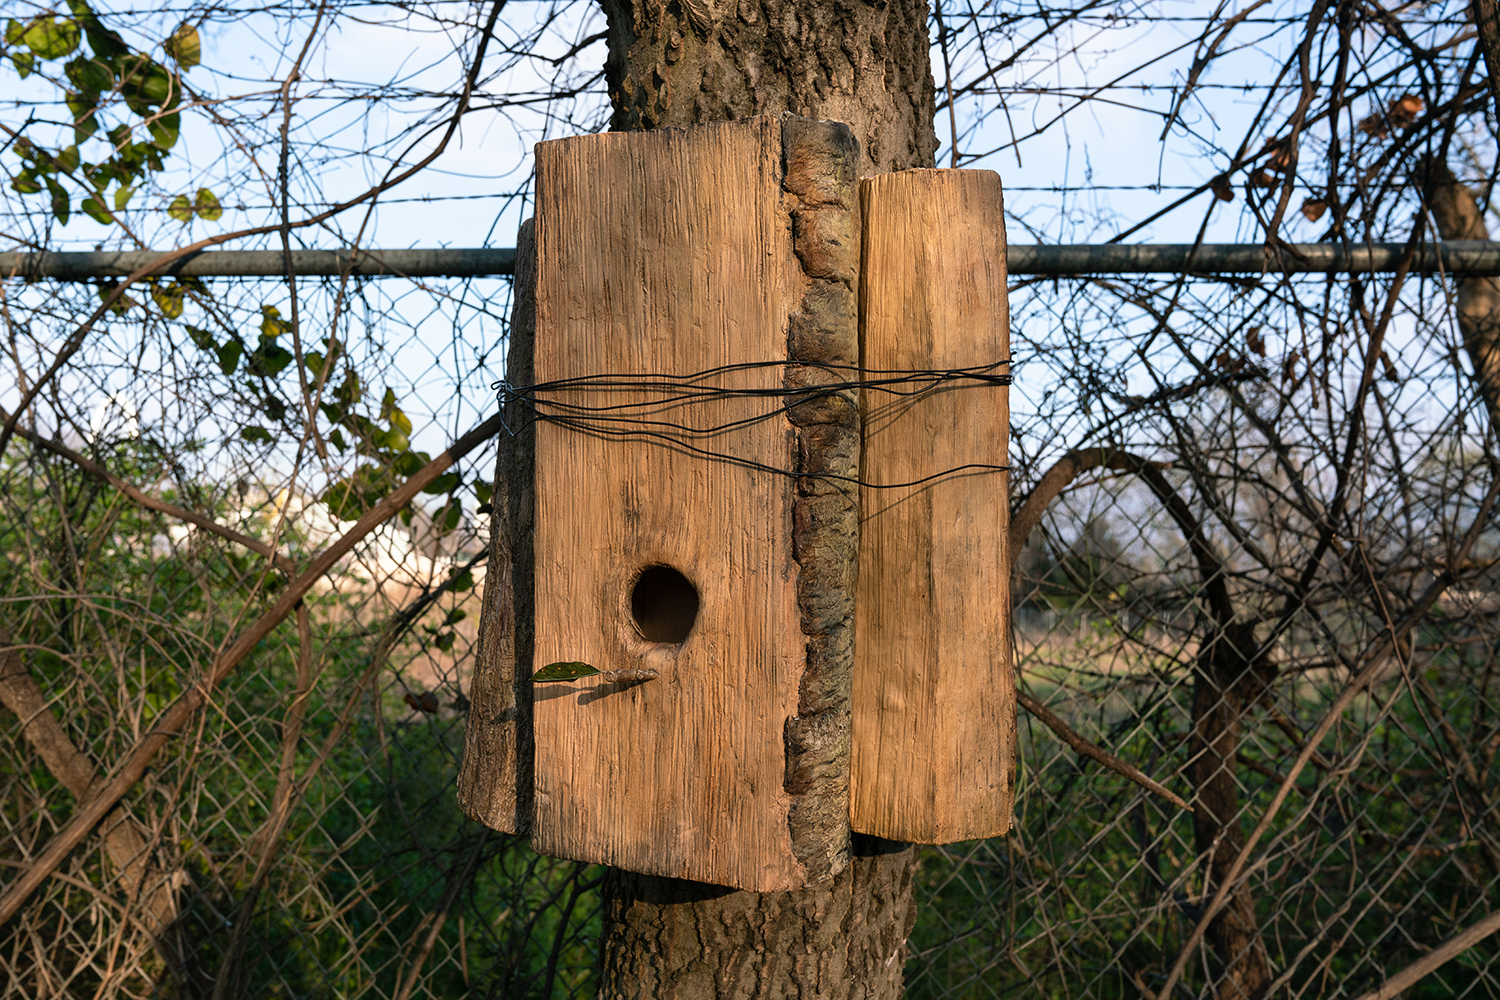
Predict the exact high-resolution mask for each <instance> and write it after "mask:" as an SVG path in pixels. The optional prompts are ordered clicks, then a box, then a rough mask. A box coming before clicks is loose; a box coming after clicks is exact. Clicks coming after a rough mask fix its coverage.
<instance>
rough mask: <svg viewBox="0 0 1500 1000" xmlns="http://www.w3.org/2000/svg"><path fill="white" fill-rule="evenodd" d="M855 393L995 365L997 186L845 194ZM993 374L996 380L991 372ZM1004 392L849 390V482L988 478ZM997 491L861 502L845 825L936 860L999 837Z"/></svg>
mask: <svg viewBox="0 0 1500 1000" xmlns="http://www.w3.org/2000/svg"><path fill="white" fill-rule="evenodd" d="M861 193H862V202H863V217H864V225H863V230H862V238H863V241H864V264H863V271H862V273H861V277H860V289H861V291H860V295H861V347H862V352H863V361H862V364H863V367H864V368H865V370H866V373H867V375H872V374H873V373H875V372H877V371H881V370H914V369H954V368H970V367H975V366H979V365H988V364H991V363H993V362H996V361H999V360H1002V359H1005V358H1008V357H1009V356H1010V346H1009V340H1010V337H1009V317H1008V313H1007V308H1006V287H1005V286H1006V273H1005V235H1004V234H1005V226H1004V218H1003V215H1002V198H1001V190H1000V178H999V177H998V176H997V175H996V174H994V173H992V172H990V171H979V170H908V171H903V172H901V173H895V174H886V175H883V176H881V177H876V178H873V179H870V180H867V181H865V182H863V185H862V191H861ZM1001 371H1004V369H1001ZM1007 394H1008V390H1007V389H1006V388H1004V387H999V386H994V385H982V384H974V383H949V384H947V385H945V386H944V387H942V388H939V389H937V390H934V391H929V392H926V393H923V394H922V395H920V396H915V397H913V396H894V395H890V394H887V393H882V392H879V391H875V390H870V389H867V390H865V414H864V457H863V464H862V468H863V473H862V478H863V479H864V480H865V482H867V483H876V484H891V483H903V482H911V481H913V480H917V479H921V478H923V477H926V476H930V475H933V474H934V473H939V472H942V471H944V470H946V469H950V468H954V467H957V466H961V465H969V464H976V463H977V464H986V465H1005V464H1006V462H1007V457H1006V456H1007V440H1006V439H1007V436H1008V422H1009V411H1008V402H1007ZM1007 486H1008V475H1007V474H1006V473H1003V472H970V473H966V474H959V475H955V476H950V477H945V478H943V479H940V480H938V481H936V482H933V483H928V484H924V485H922V486H918V487H912V488H902V489H869V488H866V489H865V490H863V496H862V523H861V534H860V557H859V589H858V601H857V612H856V633H855V668H854V746H853V765H852V767H853V773H852V786H853V787H852V794H851V803H850V820H851V824H852V826H853V828H854V829H855V830H857V831H860V832H862V833H869V834H874V835H877V836H881V837H888V838H891V839H894V840H906V841H913V842H916V843H926V844H939V843H950V842H953V841H958V840H969V839H973V838H978V837H991V836H995V835H997V834H1000V833H1003V832H1005V831H1006V830H1007V829H1009V827H1010V815H1011V798H1012V791H1013V789H1012V781H1013V766H1014V756H1015V693H1014V678H1013V676H1012V666H1011V664H1012V657H1011V637H1010V627H1009V621H1010V586H1009V578H1010V567H1009V562H1008V557H1007V550H1006V534H1007V527H1008V506H1007Z"/></svg>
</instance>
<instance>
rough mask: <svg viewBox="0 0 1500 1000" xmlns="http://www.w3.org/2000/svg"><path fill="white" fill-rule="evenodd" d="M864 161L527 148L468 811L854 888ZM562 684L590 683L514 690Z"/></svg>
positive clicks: (753, 882) (708, 870) (536, 834)
mask: <svg viewBox="0 0 1500 1000" xmlns="http://www.w3.org/2000/svg"><path fill="white" fill-rule="evenodd" d="M857 153H858V147H857V145H856V144H855V141H854V139H853V136H852V134H851V133H850V132H849V130H848V128H847V127H845V126H843V125H839V124H837V123H831V122H814V121H808V120H805V119H799V118H793V117H787V118H785V119H782V118H773V117H762V118H755V119H750V120H748V121H744V122H735V123H725V124H718V125H708V126H703V127H700V128H694V129H671V130H664V131H659V132H649V133H609V134H604V135H592V136H583V137H579V138H572V139H563V140H557V141H553V142H545V143H541V144H539V145H538V146H537V157H536V159H537V209H536V219H535V230H534V251H533V254H534V267H535V270H534V292H532V293H530V294H533V295H534V303H535V319H534V330H526V329H521V327H523V326H525V325H526V323H528V322H530V317H529V316H523V317H518V318H520V319H522V320H523V322H522V323H518V324H517V327H518V328H517V329H515V330H514V331H513V334H512V336H513V338H519V339H513V343H512V347H511V356H510V362H509V367H508V371H507V376H508V378H509V380H510V381H511V382H512V383H514V384H517V385H521V384H526V385H530V386H532V387H533V388H530V389H527V390H526V391H525V394H524V397H519V396H518V397H517V398H515V399H513V400H512V401H511V403H510V404H509V410H510V411H511V413H512V414H513V416H512V417H510V418H509V419H508V423H509V424H510V426H511V429H512V430H516V431H518V432H519V435H521V437H520V440H512V441H510V442H507V444H506V448H507V452H508V454H507V455H506V456H503V457H502V461H503V462H506V463H509V464H510V468H509V469H507V470H506V473H505V476H503V477H502V478H507V479H509V480H510V484H509V485H510V487H511V488H509V489H507V490H506V491H505V492H506V496H505V497H503V498H502V497H501V496H498V495H497V497H496V512H495V515H494V516H495V517H497V518H500V519H503V520H504V523H503V524H502V525H501V526H500V532H499V534H500V535H504V536H506V537H505V538H503V539H502V538H497V550H498V548H499V547H500V546H501V544H505V545H507V546H508V551H507V553H506V554H505V557H504V558H503V559H501V560H498V561H497V564H496V565H492V567H491V569H490V573H491V574H492V575H494V576H495V577H496V580H497V581H501V580H503V581H505V582H497V584H496V585H495V588H494V589H495V591H496V593H497V596H496V598H495V602H496V605H495V608H494V610H492V611H490V612H488V613H489V614H490V615H491V618H492V621H491V623H490V627H489V628H488V629H486V634H489V633H490V632H494V633H496V634H498V635H499V636H500V638H499V639H497V640H496V641H495V642H494V643H492V644H491V645H492V648H489V649H485V650H482V651H481V663H480V667H479V675H477V676H476V678H475V681H474V685H473V689H474V690H473V699H472V700H473V705H472V707H471V710H470V717H471V722H470V731H469V735H468V741H469V746H468V749H467V753H466V759H465V768H464V775H463V778H462V779H461V788H460V794H461V797H462V799H463V801H464V804H465V806H466V808H468V809H469V811H470V813H471V814H473V815H476V816H478V817H479V818H481V819H483V820H485V821H486V822H489V823H491V825H494V826H498V827H499V828H501V829H509V830H516V831H519V830H522V829H529V832H530V833H531V836H532V842H533V845H534V846H535V848H536V849H537V850H538V851H540V852H542V853H546V854H553V855H557V856H561V857H568V858H578V859H583V860H588V861H596V862H602V863H606V864H610V865H615V866H618V867H622V868H626V869H629V870H632V871H637V872H645V873H648V874H655V875H668V876H675V877H680V878H686V879H693V880H695V881H699V882H709V883H715V884H721V885H729V886H735V887H739V888H746V889H755V890H760V891H764V890H771V889H792V888H798V887H801V886H803V885H806V884H808V883H811V882H817V881H821V880H823V879H826V878H827V877H829V876H831V875H832V874H834V873H835V872H837V871H838V870H839V869H841V868H842V867H843V865H844V863H845V861H846V858H847V854H848V841H849V834H848V805H847V803H848V775H849V768H848V754H849V671H850V668H851V665H852V640H853V626H854V622H853V607H854V593H853V583H854V577H855V565H856V558H857V548H856V544H857V543H856V538H857V534H856V532H857V519H858V489H857V486H856V485H855V484H856V479H857V474H858V468H857V461H858V453H859V422H858V392H857V390H856V389H853V388H838V387H837V386H838V385H839V384H841V383H848V382H852V381H854V380H855V374H856V366H857V364H858V349H857V338H858V326H857V303H856V298H855V288H856V281H857V275H858V267H859V256H858V243H857V240H856V230H857V218H856V209H857V202H858V189H857V186H856V185H857V179H856V169H857V163H858V155H857ZM522 249H523V250H524V248H522ZM518 259H519V257H518ZM520 277H521V276H519V275H518V285H519V283H520ZM526 277H528V278H529V275H528V276H526ZM522 291H523V290H521V289H519V288H518V294H522ZM820 386H833V387H834V388H831V389H828V390H826V391H823V390H820V389H819V387H820ZM800 390H806V391H800ZM521 428H526V429H525V430H524V431H522V430H521ZM527 480H529V481H530V482H527ZM517 482H520V483H523V484H525V485H526V486H529V485H531V483H534V493H532V494H530V495H527V493H528V491H527V490H526V489H525V488H524V487H522V488H519V489H518V488H514V487H515V486H516V483H517ZM533 498H534V499H533ZM502 503H504V504H505V505H506V509H505V510H502V509H501V504H502ZM532 518H534V520H531V519H532ZM512 542H518V543H519V544H511V543H512ZM528 550H529V551H528ZM498 554H499V553H498V552H497V555H498ZM501 564H503V565H501ZM497 568H499V569H500V570H501V572H500V573H499V574H498V575H497V574H496V569H497ZM486 600H487V604H489V603H490V597H489V594H488V592H487V594H486ZM483 627H485V626H484V625H482V628H483ZM507 661H509V662H507ZM553 663H578V664H587V665H589V667H590V668H592V669H597V670H599V671H600V673H597V674H593V675H591V676H587V677H582V678H579V679H576V680H567V681H562V682H556V683H536V684H531V683H529V678H527V677H525V676H523V675H525V674H529V673H530V672H533V671H535V670H536V669H539V668H542V667H545V666H547V665H549V664H553ZM564 672H565V673H566V671H564ZM480 675H482V676H480ZM528 715H529V719H528V718H527V716H528ZM528 723H529V730H530V731H529V733H528V732H527V731H526V730H527V729H528ZM528 757H529V758H530V760H527V759H526V758H528ZM528 785H529V787H528Z"/></svg>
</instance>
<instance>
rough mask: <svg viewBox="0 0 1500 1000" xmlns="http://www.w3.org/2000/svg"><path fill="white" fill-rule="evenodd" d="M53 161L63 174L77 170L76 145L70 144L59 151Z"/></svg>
mask: <svg viewBox="0 0 1500 1000" xmlns="http://www.w3.org/2000/svg"><path fill="white" fill-rule="evenodd" d="M55 162H56V163H57V167H58V169H59V170H61V171H62V172H63V173H65V174H71V173H72V172H73V171H75V170H77V169H78V163H79V156H78V146H77V145H72V146H69V147H67V148H66V149H64V150H62V151H61V152H59V153H58V154H57V157H56V160H55Z"/></svg>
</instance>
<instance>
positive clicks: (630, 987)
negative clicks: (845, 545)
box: [599, 0, 937, 1000]
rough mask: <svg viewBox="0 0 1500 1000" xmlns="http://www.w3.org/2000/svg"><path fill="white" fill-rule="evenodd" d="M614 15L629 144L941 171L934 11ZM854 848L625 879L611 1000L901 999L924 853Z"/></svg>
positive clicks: (608, 979)
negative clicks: (794, 142)
mask: <svg viewBox="0 0 1500 1000" xmlns="http://www.w3.org/2000/svg"><path fill="white" fill-rule="evenodd" d="M601 2H602V3H603V5H604V9H605V13H606V14H607V16H608V20H609V57H608V60H607V62H606V64H605V71H606V75H607V78H608V82H609V91H610V100H611V102H612V103H613V105H614V117H613V119H612V122H611V124H612V126H613V128H614V129H616V130H627V129H652V128H665V127H671V126H684V125H695V124H701V123H704V122H710V121H723V120H731V119H737V118H746V117H749V116H751V115H757V114H773V113H779V112H791V113H793V114H797V115H801V116H804V117H809V118H823V119H833V120H837V121H842V122H844V123H846V124H848V125H849V126H850V127H851V128H852V129H853V131H854V134H855V137H856V138H857V139H858V140H859V145H860V172H861V174H862V175H863V176H870V175H872V174H878V173H887V172H890V171H894V170H904V169H907V168H911V167H931V166H933V165H934V155H935V153H936V149H937V139H936V136H935V134H934V132H933V127H932V117H933V83H932V73H931V70H930V67H929V64H928V38H927V8H926V5H925V4H923V3H916V2H913V0H893V2H890V3H886V4H876V3H869V2H865V0H841V2H839V3H821V4H816V3H802V4H795V3H786V2H782V0H644V2H643V0H601ZM799 558H800V557H799ZM850 596H851V597H852V591H851V594H850ZM840 655H841V656H842V657H844V658H848V657H849V656H850V655H851V651H850V650H849V648H848V646H847V644H843V648H842V650H841V651H840ZM829 666H832V665H829ZM843 666H844V668H845V670H846V671H847V668H848V664H844V665H843ZM854 841H855V842H854V845H853V846H854V850H853V855H854V856H853V858H852V860H851V862H850V864H849V865H848V866H847V867H845V868H844V870H843V871H842V872H841V873H839V874H838V875H837V876H836V877H834V878H833V879H831V880H829V881H827V882H826V883H824V884H822V885H819V886H815V887H812V888H809V889H804V890H800V891H797V892H772V893H753V892H740V891H733V890H729V889H725V888H722V887H718V886H708V885H701V884H698V883H693V882H684V881H681V880H678V879H667V878H656V877H653V876H647V875H638V874H634V873H630V872H624V871H612V872H611V873H610V874H609V876H608V877H607V878H606V880H605V883H604V927H603V945H602V947H601V949H600V967H599V973H600V975H599V981H600V996H601V997H609V998H615V997H620V998H624V997H641V998H645V997H653V998H657V997H659V998H677V1000H698V998H708V997H714V998H738V997H764V998H773V997H828V998H833V997H859V998H886V997H898V996H900V994H901V990H902V972H903V968H904V966H905V959H906V938H907V935H908V934H909V933H910V931H911V927H912V923H913V921H914V920H915V909H914V900H913V896H912V882H913V876H914V874H915V869H916V853H915V850H914V849H913V848H912V847H910V846H908V845H903V844H895V843H892V842H889V841H880V840H876V839H874V838H864V837H858V836H856V837H855V838H854Z"/></svg>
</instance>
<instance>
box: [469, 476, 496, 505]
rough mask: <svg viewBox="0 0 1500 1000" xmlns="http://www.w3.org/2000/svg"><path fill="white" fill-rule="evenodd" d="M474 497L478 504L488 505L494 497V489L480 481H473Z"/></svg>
mask: <svg viewBox="0 0 1500 1000" xmlns="http://www.w3.org/2000/svg"><path fill="white" fill-rule="evenodd" d="M474 495H475V496H476V497H478V498H479V502H480V503H489V502H490V501H491V500H492V499H494V496H495V488H494V487H493V486H491V485H490V484H489V483H487V482H485V481H484V480H482V479H476V480H475V481H474Z"/></svg>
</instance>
